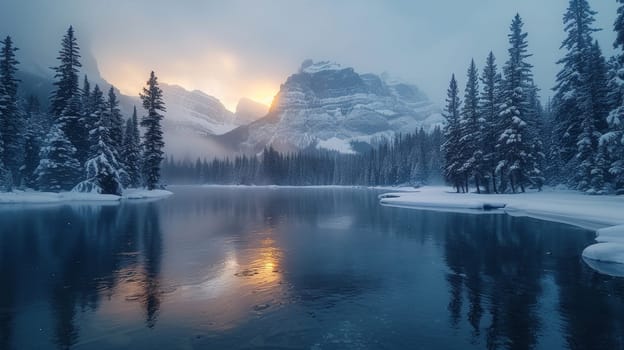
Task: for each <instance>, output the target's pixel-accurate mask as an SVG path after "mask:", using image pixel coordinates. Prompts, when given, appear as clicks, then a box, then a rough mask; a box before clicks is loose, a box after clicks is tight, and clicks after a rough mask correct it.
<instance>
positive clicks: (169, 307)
mask: <svg viewBox="0 0 624 350" xmlns="http://www.w3.org/2000/svg"><path fill="white" fill-rule="evenodd" d="M273 235H274V232H273V231H272V230H270V231H263V232H261V233H257V234H254V235H253V237H251V238H250V239H249V240H247V241H244V242H243V243H239V244H242V245H243V247H239V246H234V245H232V243H229V244H228V245H229V247H227V246H226V247H224V248H226V249H227V253H226V254H225V256H224V257H223V259H222V260H221V262H220V263H218V264H216V265H215V266H213V267H211V268H208V269H207V274H206V275H205V276H204V278H201V279H200V280H199V281H197V282H196V283H190V284H181V285H170V286H168V287H165V286H158V288H160V289H165V290H163V291H152V293H155V294H156V295H157V296H159V298H160V303H159V307H160V308H161V310H158V314H159V317H167V318H170V317H171V318H174V319H182V320H189V322H192V323H194V324H195V325H200V327H201V328H202V329H203V330H211V331H224V330H228V329H232V328H234V327H236V326H238V325H240V324H241V323H244V322H245V321H246V320H248V319H249V318H251V317H256V316H259V315H261V314H263V313H268V312H271V311H272V310H274V309H276V308H279V307H280V306H281V305H282V304H283V303H284V302H285V301H286V299H287V298H288V292H287V288H286V287H285V286H284V285H283V283H282V281H283V276H282V271H281V269H280V267H281V263H282V258H283V253H282V250H281V249H280V248H279V247H278V246H277V242H276V241H275V239H274V238H273V237H272V236H273ZM259 236H260V237H259ZM258 238H259V239H258ZM241 248H243V249H241ZM140 265H141V264H136V265H134V266H133V269H134V271H129V270H128V269H125V270H124V271H119V272H120V273H119V274H118V278H119V280H118V282H117V286H116V287H115V288H114V292H113V294H114V296H113V297H112V298H111V299H109V302H108V303H109V307H106V308H104V309H105V310H107V311H106V312H105V313H114V314H115V315H116V317H117V318H118V319H119V317H120V316H122V315H123V314H127V315H126V317H128V318H135V317H137V308H136V306H137V304H138V305H141V304H143V305H141V306H142V307H141V308H145V307H146V304H145V294H146V293H145V285H144V284H145V283H144V282H145V281H143V279H142V278H140V276H143V275H144V271H143V268H142V267H141V266H140ZM164 270H167V271H174V272H177V273H182V274H183V273H184V271H180V269H179V267H175V266H171V267H165V268H164ZM165 273H166V272H165ZM122 276H123V277H122ZM137 277H139V278H137ZM165 280H168V278H166V277H165ZM145 311H148V313H153V312H154V310H143V312H141V313H142V314H143V315H145Z"/></svg>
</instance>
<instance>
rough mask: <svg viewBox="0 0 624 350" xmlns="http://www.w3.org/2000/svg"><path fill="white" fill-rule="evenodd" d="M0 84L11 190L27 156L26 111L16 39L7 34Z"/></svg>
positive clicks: (0, 123) (0, 57)
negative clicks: (22, 103) (19, 90)
mask: <svg viewBox="0 0 624 350" xmlns="http://www.w3.org/2000/svg"><path fill="white" fill-rule="evenodd" d="M0 44H2V48H1V49H0V50H1V51H0V84H1V85H2V86H3V87H4V97H3V98H2V99H0V104H2V107H0V108H2V109H3V113H2V120H1V121H0V127H1V128H2V142H3V144H4V153H3V159H2V161H3V163H4V166H5V167H6V169H7V170H8V171H9V175H10V176H9V177H6V183H5V185H6V187H7V189H8V190H11V189H12V187H13V186H14V185H19V183H20V175H21V174H20V171H19V169H20V166H21V165H22V160H23V158H24V152H23V142H24V128H25V124H24V120H23V113H22V111H21V110H20V109H19V106H18V103H17V87H18V84H19V79H17V78H16V76H15V75H16V73H17V65H18V64H19V62H18V61H17V59H16V58H15V52H16V51H17V50H18V49H17V48H16V47H15V46H14V45H13V40H12V39H11V37H10V36H7V37H6V38H5V39H4V40H2V41H0Z"/></svg>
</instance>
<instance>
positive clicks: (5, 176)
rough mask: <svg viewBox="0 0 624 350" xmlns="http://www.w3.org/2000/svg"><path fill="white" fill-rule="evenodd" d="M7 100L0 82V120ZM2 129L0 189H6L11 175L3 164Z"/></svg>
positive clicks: (0, 141) (2, 117) (0, 140)
mask: <svg viewBox="0 0 624 350" xmlns="http://www.w3.org/2000/svg"><path fill="white" fill-rule="evenodd" d="M5 100H8V96H7V94H6V93H5V92H4V86H2V84H0V121H2V120H4V108H5V107H4V106H5V103H3V101H5ZM2 131H3V130H2V129H1V128H0V190H7V189H8V187H9V186H11V176H10V174H9V172H8V171H7V170H6V167H5V166H4V161H3V159H4V142H3V141H2V140H3V139H4V137H2Z"/></svg>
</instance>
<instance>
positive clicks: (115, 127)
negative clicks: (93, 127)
mask: <svg viewBox="0 0 624 350" xmlns="http://www.w3.org/2000/svg"><path fill="white" fill-rule="evenodd" d="M106 103H107V106H108V114H109V115H110V138H111V141H112V144H111V145H112V146H113V147H115V149H116V151H117V154H122V152H123V148H122V144H123V135H124V120H123V117H122V116H121V110H120V109H119V99H118V98H117V95H116V94H115V89H114V88H113V87H112V86H111V87H110V89H109V90H108V101H107V102H106Z"/></svg>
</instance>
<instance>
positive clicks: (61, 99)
mask: <svg viewBox="0 0 624 350" xmlns="http://www.w3.org/2000/svg"><path fill="white" fill-rule="evenodd" d="M57 59H58V60H59V65H58V66H57V67H54V68H53V69H54V72H55V75H54V77H55V78H56V81H55V82H54V86H55V90H54V91H53V92H52V96H51V98H50V100H51V101H50V102H51V105H50V112H51V114H52V116H53V117H54V118H59V117H60V116H61V114H62V113H63V111H64V110H65V107H66V105H67V103H68V102H69V100H70V99H71V98H72V97H73V96H74V95H76V94H78V93H79V89H78V71H79V68H80V67H82V65H81V64H80V49H79V47H78V41H77V40H76V37H75V36H74V28H73V27H72V26H70V27H69V28H68V29H67V33H65V35H64V36H63V40H62V41H61V50H60V51H59V56H58V57H57Z"/></svg>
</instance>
